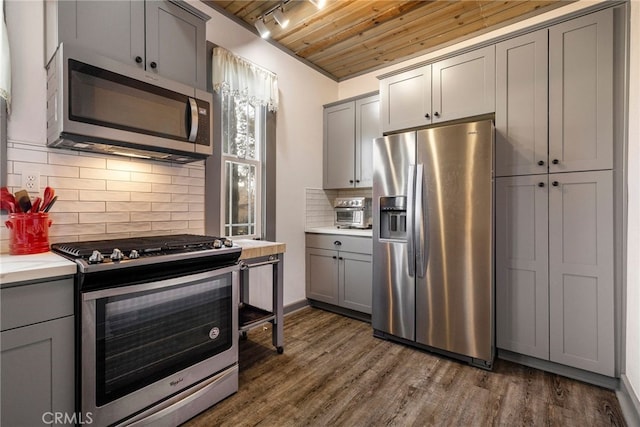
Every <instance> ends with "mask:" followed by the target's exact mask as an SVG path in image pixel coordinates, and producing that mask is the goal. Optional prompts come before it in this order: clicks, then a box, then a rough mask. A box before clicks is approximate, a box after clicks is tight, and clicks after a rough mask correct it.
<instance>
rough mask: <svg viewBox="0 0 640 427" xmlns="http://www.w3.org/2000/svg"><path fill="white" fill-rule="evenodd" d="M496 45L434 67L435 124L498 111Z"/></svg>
mask: <svg viewBox="0 0 640 427" xmlns="http://www.w3.org/2000/svg"><path fill="white" fill-rule="evenodd" d="M495 64H496V62H495V46H487V47H485V48H482V49H478V50H474V51H472V52H468V53H465V54H462V55H458V56H454V57H453V58H449V59H446V60H444V61H440V62H436V63H434V64H433V65H432V69H431V75H432V83H433V93H432V101H431V102H432V104H431V108H432V111H433V117H432V119H433V123H437V122H443V121H449V120H455V119H461V118H464V117H471V116H476V115H479V114H485V113H493V112H494V111H495V94H496V83H495V81H496V73H495Z"/></svg>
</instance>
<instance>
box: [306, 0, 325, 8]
mask: <svg viewBox="0 0 640 427" xmlns="http://www.w3.org/2000/svg"><path fill="white" fill-rule="evenodd" d="M309 2H310V3H311V4H312V5H314V6H315V7H317V8H318V9H322V8H323V7H324V6H325V5H326V4H327V0H309Z"/></svg>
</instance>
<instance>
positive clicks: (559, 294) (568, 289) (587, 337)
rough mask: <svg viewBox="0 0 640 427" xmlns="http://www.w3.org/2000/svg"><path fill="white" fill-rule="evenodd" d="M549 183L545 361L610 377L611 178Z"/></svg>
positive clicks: (583, 175)
mask: <svg viewBox="0 0 640 427" xmlns="http://www.w3.org/2000/svg"><path fill="white" fill-rule="evenodd" d="M549 182H551V183H552V184H551V186H550V188H549V297H550V307H549V310H550V328H549V330H550V358H551V360H552V361H554V362H558V363H562V364H565V365H570V366H574V367H576V368H581V369H585V370H588V371H592V372H597V373H600V374H603V375H609V376H613V375H614V313H613V310H614V298H613V196H612V193H613V184H612V172H611V171H596V172H578V173H564V174H552V175H549Z"/></svg>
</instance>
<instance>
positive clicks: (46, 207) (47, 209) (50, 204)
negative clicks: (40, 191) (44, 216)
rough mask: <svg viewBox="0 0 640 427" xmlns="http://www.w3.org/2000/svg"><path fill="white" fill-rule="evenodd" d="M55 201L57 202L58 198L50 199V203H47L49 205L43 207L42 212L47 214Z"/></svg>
mask: <svg viewBox="0 0 640 427" xmlns="http://www.w3.org/2000/svg"><path fill="white" fill-rule="evenodd" d="M56 200H58V196H54V198H53V199H51V201H50V202H49V204H47V205H43V207H42V212H49V209H51V207H52V206H53V204H54V203H55V202H56Z"/></svg>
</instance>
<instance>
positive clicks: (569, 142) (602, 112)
mask: <svg viewBox="0 0 640 427" xmlns="http://www.w3.org/2000/svg"><path fill="white" fill-rule="evenodd" d="M612 150H613V10H612V9H607V10H604V11H601V12H598V13H594V14H591V15H587V16H584V17H582V18H577V19H574V20H571V21H568V22H565V23H562V24H558V25H556V26H553V27H551V28H550V30H549V161H551V164H550V165H549V172H569V171H581V170H596V169H611V168H612V165H613V160H612V152H613V151H612Z"/></svg>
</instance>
